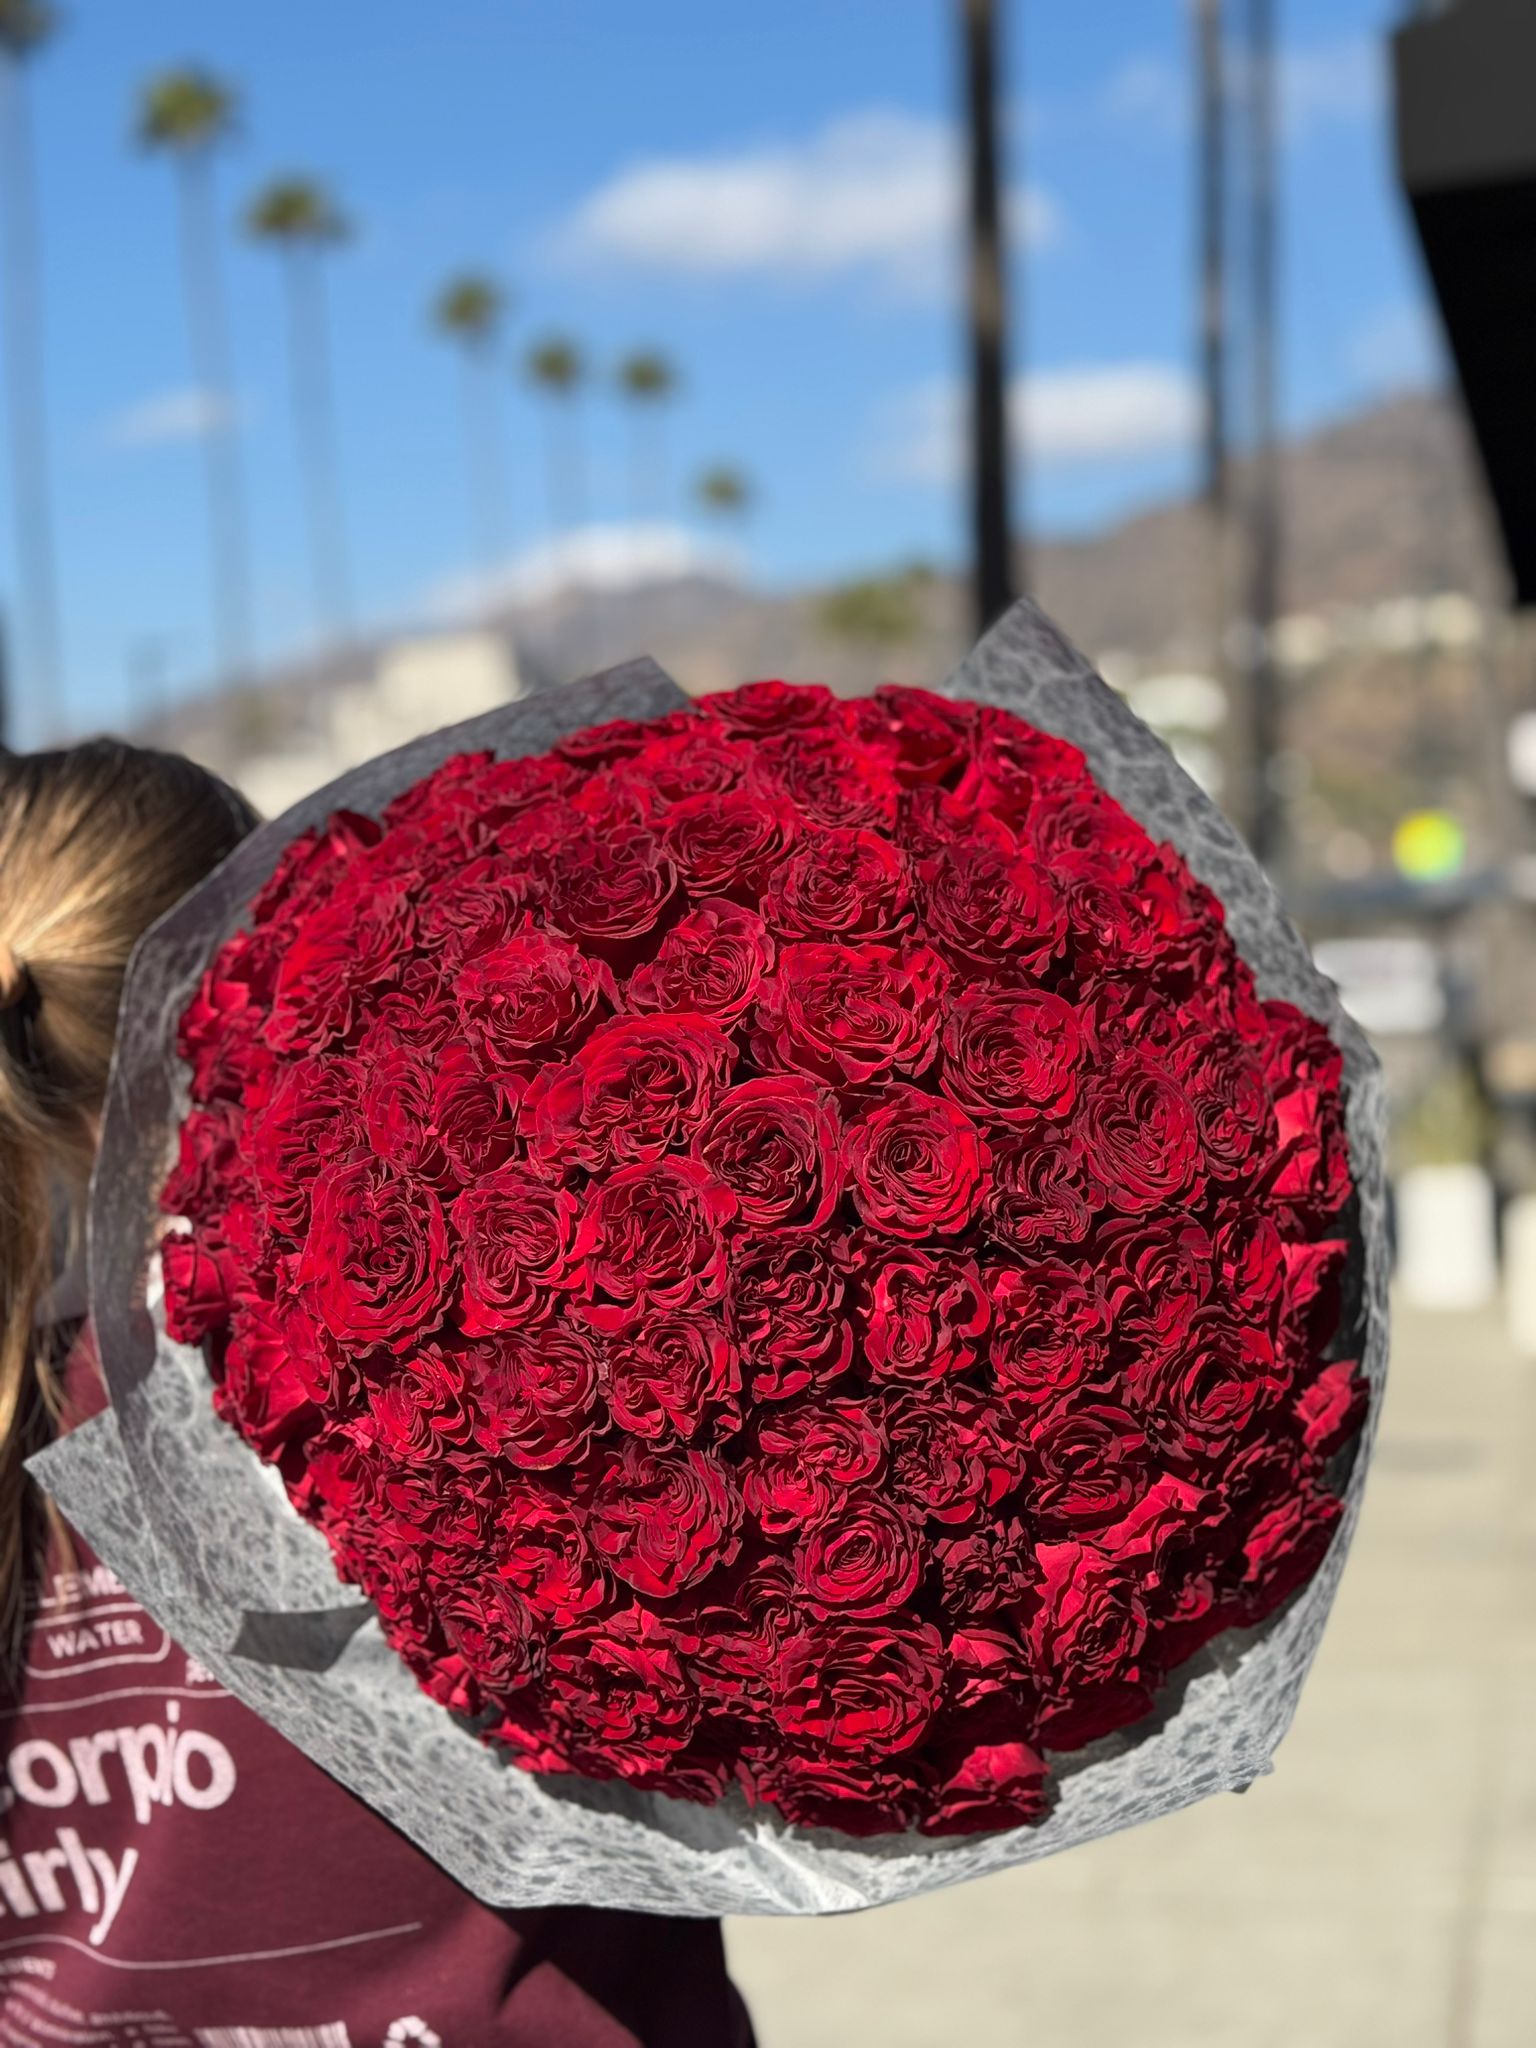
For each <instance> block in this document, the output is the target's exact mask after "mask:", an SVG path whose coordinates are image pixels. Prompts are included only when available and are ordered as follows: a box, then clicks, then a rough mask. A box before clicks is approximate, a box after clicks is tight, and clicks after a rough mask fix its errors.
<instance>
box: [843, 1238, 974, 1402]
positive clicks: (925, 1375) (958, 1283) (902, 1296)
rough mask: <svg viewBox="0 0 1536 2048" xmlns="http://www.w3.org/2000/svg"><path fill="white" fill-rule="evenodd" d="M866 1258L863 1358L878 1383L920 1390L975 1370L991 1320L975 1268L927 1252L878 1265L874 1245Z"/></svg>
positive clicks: (862, 1293)
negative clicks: (980, 1341) (898, 1383)
mask: <svg viewBox="0 0 1536 2048" xmlns="http://www.w3.org/2000/svg"><path fill="white" fill-rule="evenodd" d="M865 1255H866V1256H867V1257H868V1258H869V1260H870V1262H871V1263H870V1270H869V1272H868V1276H867V1277H866V1278H865V1279H864V1280H863V1281H862V1282H861V1284H860V1296H861V1306H862V1311H863V1319H864V1356H865V1360H866V1362H867V1364H868V1366H869V1370H870V1372H871V1373H872V1374H873V1375H874V1377H875V1378H876V1379H885V1380H901V1381H905V1382H907V1383H908V1384H909V1385H920V1384H921V1383H922V1382H924V1381H927V1380H938V1379H943V1378H945V1377H946V1376H947V1375H948V1374H950V1373H958V1372H964V1371H966V1370H967V1368H968V1367H970V1366H971V1365H973V1364H974V1363H975V1361H976V1354H977V1349H978V1345H977V1340H978V1339H979V1338H980V1337H981V1335H982V1334H983V1332H984V1331H985V1330H986V1327H987V1324H988V1322H989V1321H990V1320H991V1314H992V1307H991V1303H990V1301H989V1300H988V1297H987V1291H986V1288H985V1287H984V1286H983V1284H982V1278H981V1274H980V1272H979V1271H978V1270H977V1268H976V1267H975V1265H974V1264H973V1263H972V1262H971V1261H970V1260H969V1259H964V1258H957V1257H945V1256H943V1255H942V1254H936V1253H933V1252H921V1251H911V1252H907V1253H905V1254H902V1255H899V1256H897V1257H895V1258H889V1257H888V1258H885V1259H883V1260H882V1261H881V1262H880V1263H879V1264H878V1265H876V1264H875V1263H874V1261H875V1259H876V1258H877V1257H878V1256H879V1254H878V1249H877V1247H876V1246H875V1245H873V1244H871V1245H870V1246H869V1247H868V1248H867V1251H866V1254H865Z"/></svg>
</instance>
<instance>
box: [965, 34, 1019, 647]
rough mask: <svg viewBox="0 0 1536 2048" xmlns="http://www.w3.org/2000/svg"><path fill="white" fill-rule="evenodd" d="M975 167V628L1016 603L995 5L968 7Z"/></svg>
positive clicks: (971, 302) (971, 283)
mask: <svg viewBox="0 0 1536 2048" xmlns="http://www.w3.org/2000/svg"><path fill="white" fill-rule="evenodd" d="M961 22H962V29H963V36H964V44H965V87H966V117H967V121H966V125H967V135H968V147H969V162H970V264H969V313H970V357H971V521H972V545H973V550H974V571H973V573H974V578H975V610H976V629H977V631H978V633H981V632H985V630H986V629H987V627H988V626H990V625H991V624H992V622H993V620H994V619H996V618H997V616H998V615H999V613H1001V612H1004V611H1006V610H1007V608H1008V606H1009V605H1010V604H1011V603H1012V602H1013V595H1014V588H1015V584H1014V574H1015V562H1014V553H1013V532H1012V522H1011V519H1010V515H1009V458H1010V452H1011V451H1010V447H1009V432H1008V301H1007V274H1006V252H1005V247H1004V236H1003V226H1002V179H1001V176H1000V172H999V162H998V158H999V151H998V136H997V128H998V121H997V99H998V69H999V67H998V25H997V8H996V6H995V4H994V0H961Z"/></svg>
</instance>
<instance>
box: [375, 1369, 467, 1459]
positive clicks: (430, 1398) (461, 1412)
mask: <svg viewBox="0 0 1536 2048" xmlns="http://www.w3.org/2000/svg"><path fill="white" fill-rule="evenodd" d="M365 1427H366V1435H367V1440H368V1442H369V1443H370V1444H371V1445H372V1446H373V1447H374V1448H375V1449H377V1450H382V1451H384V1452H386V1453H387V1454H389V1455H391V1456H397V1457H407V1458H412V1459H414V1458H421V1457H426V1456H429V1455H431V1454H432V1453H434V1452H437V1451H441V1450H442V1449H443V1448H444V1447H445V1445H448V1444H454V1445H463V1444H466V1443H467V1442H468V1441H469V1438H470V1433H471V1427H472V1417H471V1414H470V1406H469V1395H468V1390H467V1385H466V1376H465V1369H464V1361H463V1359H462V1358H459V1357H457V1356H455V1355H454V1354H453V1353H452V1352H449V1351H444V1350H443V1348H442V1347H441V1345H437V1344H424V1345H423V1346H422V1347H421V1349H420V1350H419V1351H412V1352H408V1353H407V1354H406V1356H405V1357H404V1358H402V1359H401V1360H400V1361H399V1363H398V1365H397V1366H396V1367H395V1369H394V1370H393V1371H392V1372H391V1373H390V1375H389V1377H388V1378H387V1379H385V1380H382V1381H380V1382H378V1383H377V1384H374V1385H372V1386H371V1387H370V1388H369V1392H368V1423H367V1425H366V1426H365V1425H363V1424H361V1423H360V1424H359V1425H358V1433H359V1436H362V1435H363V1433H364V1429H365Z"/></svg>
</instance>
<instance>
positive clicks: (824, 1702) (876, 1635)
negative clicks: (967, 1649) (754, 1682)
mask: <svg viewBox="0 0 1536 2048" xmlns="http://www.w3.org/2000/svg"><path fill="white" fill-rule="evenodd" d="M943 1652H944V1645H943V1641H942V1639H941V1637H940V1635H939V1633H938V1630H937V1629H935V1628H932V1627H930V1626H929V1624H928V1623H927V1622H921V1621H919V1622H905V1621H889V1620H887V1621H844V1622H836V1623H829V1624H826V1625H823V1626H821V1627H818V1628H816V1629H814V1630H806V1631H804V1632H803V1633H801V1634H800V1635H797V1636H792V1637H791V1638H790V1640H789V1641H788V1642H787V1643H786V1644H785V1645H784V1648H783V1653H782V1656H781V1658H780V1660H779V1668H778V1670H777V1672H776V1673H775V1675H774V1676H775V1690H774V1701H773V1717H774V1719H775V1721H777V1723H778V1725H779V1727H780V1728H782V1729H783V1731H784V1733H785V1734H786V1735H789V1736H791V1737H793V1738H795V1739H796V1740H799V1741H802V1742H807V1743H814V1744H815V1745H816V1748H817V1749H818V1750H819V1751H822V1752H824V1753H826V1754H828V1755H829V1756H831V1757H834V1758H835V1757H849V1758H868V1759H870V1760H871V1761H880V1760H882V1759H884V1758H886V1757H890V1756H894V1755H896V1754H897V1753H898V1752H899V1751H901V1750H905V1749H910V1748H911V1747H912V1746H913V1744H914V1743H917V1742H920V1741H921V1740H922V1737H923V1733H924V1731H925V1729H926V1728H927V1726H928V1724H929V1722H930V1721H931V1720H932V1719H933V1715H934V1710H935V1708H936V1707H937V1706H938V1701H939V1690H940V1683H941V1672H942V1669H943Z"/></svg>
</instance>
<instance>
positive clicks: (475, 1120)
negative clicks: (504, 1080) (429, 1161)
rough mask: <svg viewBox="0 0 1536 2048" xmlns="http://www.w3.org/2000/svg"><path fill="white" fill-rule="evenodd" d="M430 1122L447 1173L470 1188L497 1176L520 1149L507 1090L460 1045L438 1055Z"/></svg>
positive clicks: (467, 1049)
mask: <svg viewBox="0 0 1536 2048" xmlns="http://www.w3.org/2000/svg"><path fill="white" fill-rule="evenodd" d="M432 1121H433V1125H434V1127H435V1129H436V1132H437V1141H438V1143H439V1145H441V1147H442V1149H443V1155H444V1157H445V1158H446V1159H447V1161H448V1165H449V1168H450V1169H451V1171H452V1172H453V1174H454V1175H455V1177H456V1178H457V1179H458V1180H459V1181H461V1182H463V1183H465V1184H466V1185H468V1184H471V1183H473V1182H474V1181H475V1180H477V1179H478V1178H479V1177H480V1176H481V1175H482V1174H488V1173H495V1172H496V1171H497V1169H498V1168H499V1167H502V1166H505V1165H506V1163H507V1161H508V1160H509V1159H510V1158H511V1157H512V1155H513V1153H514V1152H515V1151H516V1150H517V1128H516V1125H515V1124H514V1123H513V1120H512V1118H511V1116H510V1115H509V1114H508V1097H507V1091H506V1090H505V1088H504V1087H503V1086H502V1084H501V1083H500V1082H498V1081H493V1080H492V1079H491V1078H490V1077H489V1076H488V1075H487V1074H486V1073H485V1071H484V1069H483V1068H482V1067H481V1065H480V1063H479V1061H478V1060H476V1059H475V1057H474V1055H473V1054H472V1053H471V1052H470V1050H469V1048H468V1046H467V1045H465V1044H463V1043H462V1041H461V1042H458V1043H455V1044H453V1045H445V1046H444V1047H443V1049H442V1052H441V1053H440V1054H439V1056H438V1060H437V1071H436V1075H435V1077H434V1081H433V1088H432Z"/></svg>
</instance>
